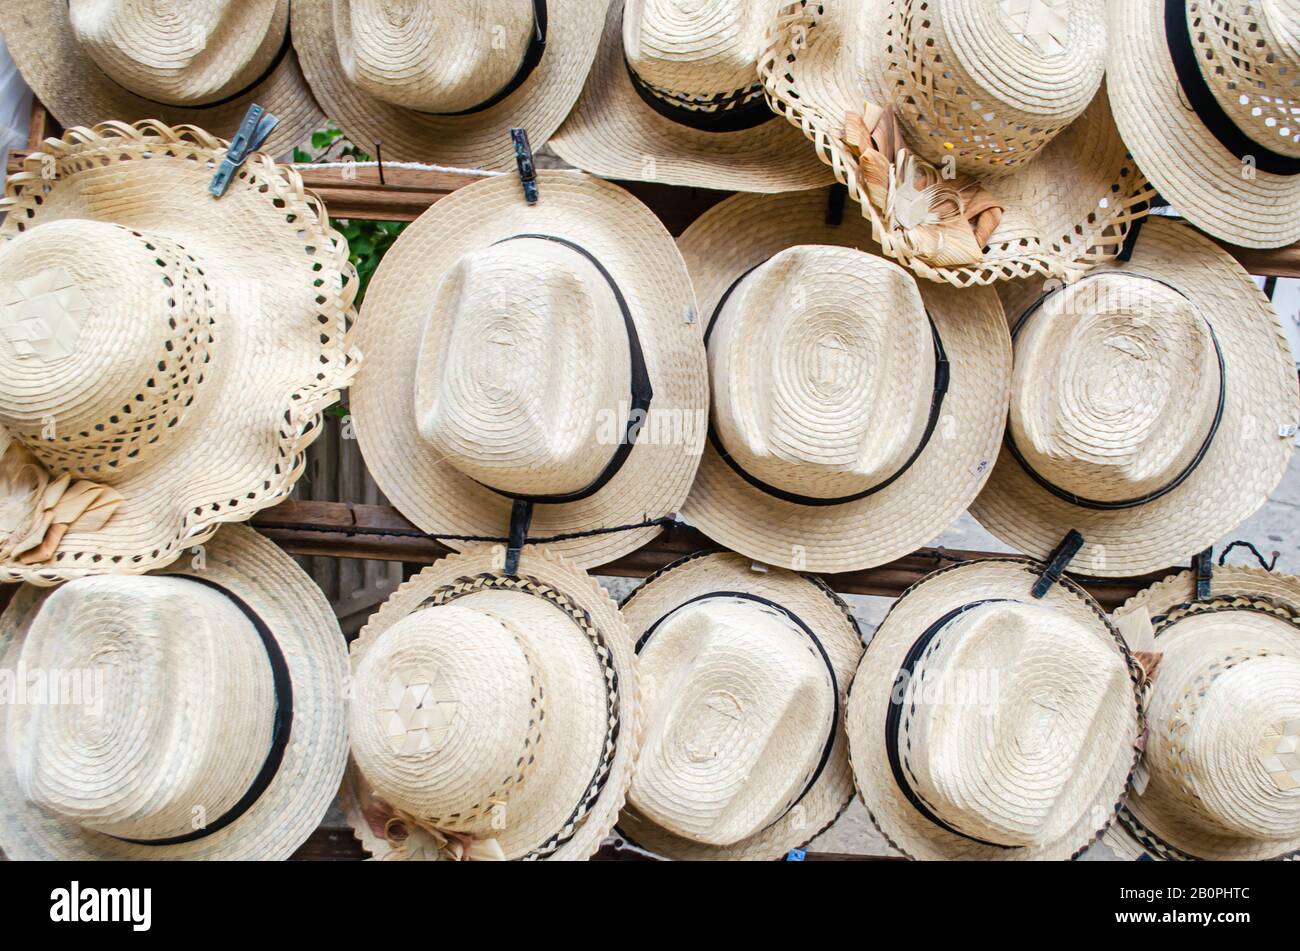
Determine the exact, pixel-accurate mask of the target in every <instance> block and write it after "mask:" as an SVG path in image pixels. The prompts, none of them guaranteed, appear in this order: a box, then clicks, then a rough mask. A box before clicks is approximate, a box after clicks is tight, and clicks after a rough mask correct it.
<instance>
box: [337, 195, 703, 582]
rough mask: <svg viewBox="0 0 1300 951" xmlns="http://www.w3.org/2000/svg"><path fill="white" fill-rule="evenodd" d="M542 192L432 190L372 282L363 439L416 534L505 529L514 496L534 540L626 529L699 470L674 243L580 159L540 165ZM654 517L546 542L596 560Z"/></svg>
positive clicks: (357, 403)
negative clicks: (525, 504)
mask: <svg viewBox="0 0 1300 951" xmlns="http://www.w3.org/2000/svg"><path fill="white" fill-rule="evenodd" d="M538 188H539V192H540V196H541V198H540V201H538V203H537V204H535V205H530V204H528V203H527V202H526V201H525V200H524V196H523V194H522V191H521V189H520V187H519V182H518V180H517V179H512V178H510V177H505V176H502V177H500V178H495V179H489V180H485V181H482V182H478V183H475V184H473V185H470V186H468V187H466V188H462V189H460V190H458V191H457V192H455V193H454V194H453V195H450V196H448V197H447V198H444V199H443V200H442V201H440V202H438V204H436V205H434V206H433V207H432V208H431V209H429V211H427V212H426V213H425V214H424V215H422V216H421V217H420V218H419V219H418V220H417V221H416V222H415V223H414V224H412V225H411V226H410V227H409V228H407V230H406V231H405V232H404V233H403V234H402V236H401V237H400V238H399V239H398V241H397V243H396V244H395V245H394V246H393V248H392V249H391V250H390V251H389V252H388V254H387V255H386V256H385V258H384V260H383V263H382V264H381V265H380V267H379V270H378V271H377V272H376V274H375V277H374V280H373V282H372V283H371V285H370V288H369V291H368V292H367V295H366V304H365V309H364V313H363V315H362V319H361V321H360V325H359V327H358V331H357V332H358V337H359V343H358V345H359V347H360V348H361V351H362V352H363V353H364V354H365V357H366V370H365V371H364V372H363V373H361V374H360V375H359V376H358V378H357V381H356V385H355V386H353V388H352V400H351V405H352V413H353V416H354V419H355V421H356V428H357V436H358V439H359V440H360V443H361V450H362V452H363V453H364V454H365V457H366V462H367V464H368V465H369V467H370V471H371V472H372V473H373V474H374V477H375V480H376V481H377V482H378V483H379V485H380V487H381V488H382V489H383V491H384V493H385V495H387V496H388V498H389V499H391V500H392V502H393V504H394V505H395V506H397V507H398V508H399V509H401V511H402V513H403V514H404V515H405V516H406V517H407V518H409V519H410V520H411V521H413V522H414V523H415V524H416V525H418V526H419V527H420V528H422V529H423V530H425V531H426V532H431V533H435V534H436V533H448V534H452V535H469V536H472V537H479V538H500V537H502V536H504V535H505V534H506V530H507V528H508V526H509V525H510V520H511V509H512V503H513V500H515V499H519V498H523V499H528V500H532V501H533V502H534V505H535V510H534V513H533V517H532V531H531V533H530V535H531V536H532V537H536V538H545V537H548V536H553V535H557V534H566V533H574V532H591V531H594V530H599V529H617V528H620V527H622V526H627V525H638V524H640V523H642V522H644V521H648V520H650V519H654V518H659V517H663V516H667V515H670V514H672V513H674V512H676V511H677V510H678V509H679V508H680V507H681V504H682V502H683V501H684V500H685V498H686V493H687V492H688V491H689V489H690V483H691V479H692V477H693V476H694V475H695V469H696V467H697V466H698V464H699V457H700V451H701V447H702V445H703V443H704V438H705V430H706V422H707V412H708V382H707V378H706V369H705V359H704V348H703V346H702V345H701V343H700V332H699V327H698V326H697V325H696V324H695V323H693V321H694V320H695V311H694V307H695V298H694V295H693V293H692V291H691V282H690V277H689V275H688V274H687V272H686V266H685V264H683V262H682V258H681V255H680V254H679V253H678V251H677V248H676V246H675V245H674V244H673V240H672V238H671V237H670V236H669V234H668V232H667V231H665V230H664V227H663V225H662V224H660V222H659V220H658V219H657V218H656V217H655V216H654V214H653V213H651V211H650V210H649V209H648V208H646V207H645V206H644V205H643V204H641V203H640V202H639V201H637V200H636V199H635V198H633V197H632V196H631V195H629V194H628V193H627V192H625V191H624V190H623V189H621V188H619V187H618V186H616V185H611V184H609V183H608V182H603V181H601V180H600V179H597V178H593V177H591V176H589V175H586V174H584V173H582V172H574V171H543V172H541V173H540V174H539V176H538ZM629 381H630V382H629ZM658 531H659V529H658V528H657V527H653V526H649V527H641V528H637V529H633V530H627V531H615V532H608V533H603V534H588V535H582V536H581V537H577V538H568V539H567V540H562V541H556V542H554V545H555V549H556V550H557V551H560V552H561V553H562V554H565V555H567V556H568V557H570V558H572V559H573V560H574V561H576V562H578V563H579V564H580V565H581V566H582V567H588V566H591V565H598V564H603V563H605V562H607V561H611V560H613V559H614V558H617V557H619V556H620V555H623V554H626V553H627V552H629V551H631V550H633V549H634V548H637V547H638V546H640V545H642V544H644V543H645V542H646V541H648V540H649V539H650V538H653V537H654V536H655V535H656V534H657V533H658ZM448 544H450V545H452V546H453V547H457V548H459V547H461V546H462V545H463V544H464V542H463V541H462V540H457V539H454V538H453V539H448Z"/></svg>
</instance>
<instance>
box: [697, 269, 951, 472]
mask: <svg viewBox="0 0 1300 951" xmlns="http://www.w3.org/2000/svg"><path fill="white" fill-rule="evenodd" d="M709 375H710V380H711V383H712V391H713V420H714V425H715V427H716V430H717V433H718V436H719V437H720V439H721V441H722V444H723V445H724V446H725V448H726V451H727V453H728V454H729V455H730V456H731V458H732V459H733V460H734V461H735V462H736V464H737V465H739V466H740V468H741V469H742V470H744V471H745V472H747V473H749V474H750V475H753V476H755V477H757V478H758V479H761V480H762V481H764V482H766V483H768V484H770V485H773V486H776V487H777V488H780V489H782V490H784V491H788V492H794V493H798V494H802V495H808V496H814V497H824V498H838V497H841V496H847V495H852V494H854V493H857V492H861V491H864V490H867V489H869V488H871V487H872V486H874V485H878V484H880V483H881V482H882V481H884V480H886V479H888V478H890V477H891V476H893V475H894V474H895V473H896V472H898V471H900V470H901V469H902V468H903V467H904V466H905V465H906V463H907V461H908V460H909V459H910V458H911V456H912V455H913V453H914V452H915V451H916V450H917V449H918V447H919V446H920V445H921V443H922V440H923V439H924V435H925V431H926V426H927V423H928V421H929V417H930V413H931V406H932V403H933V399H934V382H935V351H934V334H933V331H932V328H931V325H930V322H929V319H928V318H927V316H926V311H925V304H924V302H923V301H922V299H921V295H920V292H919V290H918V289H917V286H916V281H915V280H913V279H912V277H911V276H910V275H908V274H907V273H906V272H905V271H903V269H902V268H900V267H898V266H897V265H895V264H891V263H889V262H887V261H885V260H883V259H881V258H878V257H875V256H874V255H869V254H866V253H864V252H861V251H856V250H853V249H851V248H838V247H826V246H819V245H801V246H798V247H794V248H790V249H787V250H785V251H782V252H781V253H779V254H777V255H775V256H774V257H773V258H771V259H770V260H769V261H767V262H766V263H764V264H763V265H761V266H760V267H758V268H757V269H755V270H754V271H753V272H751V273H750V274H749V275H748V276H746V277H744V278H743V279H742V280H741V282H740V283H739V284H738V285H737V286H736V287H735V289H734V290H733V292H732V294H731V296H730V297H729V298H728V300H727V302H726V304H725V305H724V306H723V309H722V311H721V312H720V313H719V315H718V319H717V321H716V323H715V324H714V328H713V332H712V335H711V336H710V339H709Z"/></svg>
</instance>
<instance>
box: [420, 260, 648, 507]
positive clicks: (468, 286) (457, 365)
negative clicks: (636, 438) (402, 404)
mask: <svg viewBox="0 0 1300 951" xmlns="http://www.w3.org/2000/svg"><path fill="white" fill-rule="evenodd" d="M630 380H631V354H630V350H629V343H628V335H627V326H626V324H625V322H624V319H623V315H622V311H621V310H620V308H619V303H618V299H617V298H616V297H615V294H614V290H613V288H612V286H611V284H610V282H609V281H608V280H606V278H605V277H604V276H602V275H601V274H600V272H599V271H598V270H597V268H596V266H595V265H594V264H593V263H592V261H590V260H588V259H587V258H586V257H584V256H583V255H582V254H581V253H579V252H578V251H575V250H573V249H572V248H569V247H565V246H564V245H561V244H559V243H557V242H555V241H548V240H544V239H540V238H529V237H523V238H517V239H512V240H507V241H505V242H504V243H498V244H496V245H493V246H491V247H488V248H484V249H481V250H478V251H473V252H470V253H469V254H467V255H465V256H464V257H463V258H462V259H461V260H460V261H459V262H458V263H457V264H456V265H455V266H453V267H452V268H451V269H450V270H449V271H448V272H447V274H446V276H445V277H444V278H443V279H442V281H441V283H440V284H439V285H438V288H437V290H436V291H435V293H434V300H433V305H432V308H431V312H430V317H429V319H428V320H427V322H426V324H425V327H424V334H423V338H422V340H421V343H420V354H419V358H418V361H417V366H416V383H415V394H414V398H415V415H416V422H417V426H418V428H419V432H420V435H421V437H422V438H423V439H424V440H425V441H427V442H428V443H429V444H430V445H432V446H434V447H436V448H437V450H438V451H439V453H441V454H442V455H443V456H444V457H445V458H446V459H447V460H448V461H449V462H450V463H451V464H452V465H453V466H455V467H456V468H457V469H459V470H460V471H461V472H463V473H464V474H466V475H468V476H469V477H470V478H473V479H476V480H478V481H479V482H482V483H483V484H484V485H487V486H490V487H492V488H494V489H497V490H499V491H502V492H515V493H520V494H529V495H537V494H541V495H549V494H561V493H569V492H576V491H579V490H581V489H583V488H584V487H586V486H588V485H590V484H591V483H592V482H593V481H594V480H595V479H596V477H597V476H598V475H599V474H600V472H601V471H602V470H603V469H604V468H605V466H606V465H607V464H608V461H609V460H610V459H611V458H612V457H613V455H614V453H615V451H616V449H617V446H618V442H619V440H620V439H622V438H623V437H624V435H625V434H626V430H627V421H628V415H629V412H630V405H629V404H630V399H631V384H630Z"/></svg>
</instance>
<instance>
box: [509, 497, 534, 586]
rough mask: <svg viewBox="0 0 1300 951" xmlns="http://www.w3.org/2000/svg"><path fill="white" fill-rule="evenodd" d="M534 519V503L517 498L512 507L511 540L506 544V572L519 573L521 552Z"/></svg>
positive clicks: (510, 573)
mask: <svg viewBox="0 0 1300 951" xmlns="http://www.w3.org/2000/svg"><path fill="white" fill-rule="evenodd" d="M532 521H533V503H532V502H528V501H526V500H524V499H515V502H514V505H512V506H511V507H510V541H509V543H508V544H507V546H506V574H507V575H516V574H518V573H519V552H520V551H521V550H522V549H523V547H524V545H525V544H527V542H528V527H529V525H531V524H532Z"/></svg>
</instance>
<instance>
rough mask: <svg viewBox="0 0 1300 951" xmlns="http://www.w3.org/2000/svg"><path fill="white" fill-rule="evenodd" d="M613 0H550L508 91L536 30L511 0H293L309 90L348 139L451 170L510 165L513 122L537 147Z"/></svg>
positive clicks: (526, 8)
mask: <svg viewBox="0 0 1300 951" xmlns="http://www.w3.org/2000/svg"><path fill="white" fill-rule="evenodd" d="M608 2H609V0H563V2H560V3H556V2H551V3H549V4H547V29H546V49H545V52H544V53H543V55H542V58H541V61H540V62H539V63H538V65H537V66H536V68H535V69H534V70H533V71H532V73H531V74H530V75H529V76H528V77H527V79H526V80H524V82H523V84H522V85H521V86H519V88H517V89H515V90H514V91H513V92H511V93H510V94H509V95H508V96H506V98H505V99H503V100H502V101H501V102H499V103H496V104H495V105H492V106H489V107H488V108H486V109H481V110H479V111H476V112H471V113H469V114H466V115H441V114H436V113H451V112H460V111H462V110H465V109H472V108H473V107H475V106H477V105H479V104H481V103H484V102H487V101H489V100H490V99H491V98H492V97H493V96H494V95H495V94H496V93H497V92H498V91H500V90H502V89H504V88H506V86H507V85H508V84H509V83H510V81H511V79H512V77H513V76H514V73H515V71H516V68H517V67H518V66H519V63H520V61H521V58H522V56H523V51H524V47H525V46H526V45H527V41H528V39H529V38H530V37H531V35H532V31H533V29H534V25H533V17H532V12H531V7H530V5H529V4H527V3H519V2H510V0H475V2H473V3H468V4H465V3H459V4H446V3H440V2H437V0H416V2H409V0H408V2H404V3H389V2H379V0H295V2H294V4H293V10H292V20H293V42H294V46H295V47H296V48H297V50H298V56H299V58H300V59H301V61H302V68H303V71H304V72H305V73H306V74H307V78H308V80H309V81H310V83H311V88H312V91H313V92H314V93H315V94H316V97H317V98H318V99H319V100H320V103H321V105H322V106H323V107H324V108H325V111H326V112H327V113H329V115H330V117H331V118H333V119H334V120H335V121H336V122H338V123H339V126H340V127H341V128H342V129H343V131H344V132H345V133H346V134H347V137H348V138H349V139H351V140H352V141H353V142H355V143H356V144H357V145H358V146H360V147H361V148H362V149H365V150H366V151H370V150H371V147H372V144H373V143H374V142H376V141H378V142H381V143H382V146H383V153H384V157H385V158H390V159H395V160H398V161H413V162H434V163H436V164H439V165H449V166H453V167H458V168H484V169H492V170H495V171H509V170H511V169H513V168H514V167H515V157H514V152H513V150H512V148H511V145H510V129H511V128H512V127H522V128H524V129H526V130H527V131H528V138H529V141H530V142H531V144H532V146H533V148H534V149H537V148H540V147H541V146H542V144H543V143H545V142H546V140H547V139H548V138H550V135H551V133H552V132H554V131H555V130H556V128H558V127H559V125H560V123H561V122H562V121H564V117H565V115H566V114H568V112H569V109H570V108H572V106H573V103H574V101H575V100H576V99H577V98H578V93H579V92H580V91H581V89H582V81H583V79H584V78H585V77H586V75H587V70H588V68H590V66H591V62H592V59H593V58H594V57H595V55H596V44H597V41H598V39H599V37H600V28H601V23H602V18H603V16H604V13H605V7H606V5H607V3H608Z"/></svg>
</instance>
